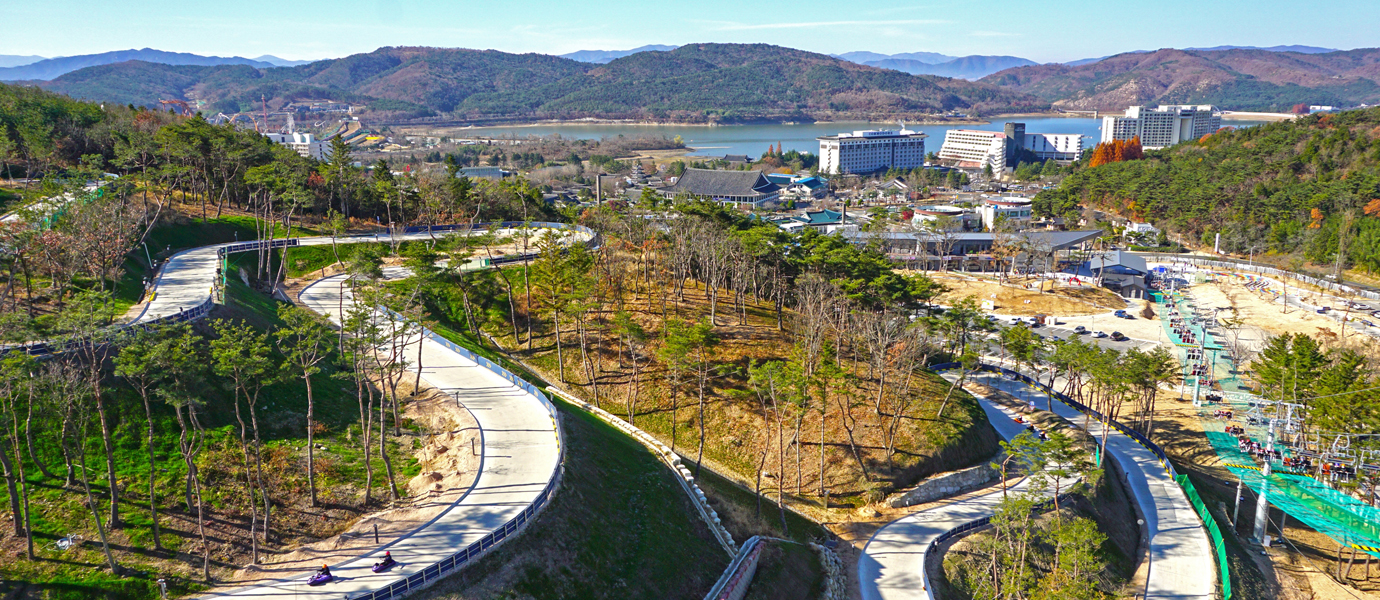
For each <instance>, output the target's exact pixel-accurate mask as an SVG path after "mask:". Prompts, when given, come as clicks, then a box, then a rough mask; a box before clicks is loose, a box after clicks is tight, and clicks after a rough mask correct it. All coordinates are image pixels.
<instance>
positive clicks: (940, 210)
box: [910, 205, 978, 231]
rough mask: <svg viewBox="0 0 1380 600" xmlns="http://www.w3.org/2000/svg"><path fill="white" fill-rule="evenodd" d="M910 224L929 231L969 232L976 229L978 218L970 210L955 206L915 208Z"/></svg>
mask: <svg viewBox="0 0 1380 600" xmlns="http://www.w3.org/2000/svg"><path fill="white" fill-rule="evenodd" d="M910 224H911V225H912V226H914V227H918V228H921V229H926V230H930V231H934V230H938V229H943V230H945V231H969V230H972V229H976V228H977V226H978V216H977V213H974V212H973V211H971V210H968V209H966V208H960V207H957V206H949V205H935V206H917V207H915V215H914V216H912V217H911V218H910Z"/></svg>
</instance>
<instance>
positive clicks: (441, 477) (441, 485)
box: [225, 382, 480, 588]
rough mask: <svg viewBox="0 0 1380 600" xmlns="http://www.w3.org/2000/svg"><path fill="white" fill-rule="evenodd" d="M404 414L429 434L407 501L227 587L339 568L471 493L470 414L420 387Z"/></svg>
mask: <svg viewBox="0 0 1380 600" xmlns="http://www.w3.org/2000/svg"><path fill="white" fill-rule="evenodd" d="M404 385H405V386H406V385H409V384H408V382H404ZM401 391H402V390H400V393H401ZM408 391H410V390H408ZM404 414H405V415H406V417H407V418H409V419H411V420H413V421H414V422H417V423H419V424H421V425H422V426H423V428H424V429H425V430H426V431H428V432H430V434H429V435H427V436H426V437H425V438H424V441H423V443H422V445H421V447H420V448H418V449H417V451H416V453H415V455H416V457H417V460H418V461H419V462H420V463H421V465H422V470H421V473H419V474H418V475H417V476H416V477H413V478H412V480H411V481H409V482H407V485H406V487H407V493H408V496H407V497H406V498H404V499H403V500H400V501H397V502H395V503H393V504H392V505H391V506H390V507H389V508H387V509H385V510H382V511H378V512H374V513H370V514H367V515H364V516H362V517H361V518H360V519H359V520H357V521H355V522H354V524H352V525H351V526H349V528H348V529H346V530H345V531H344V532H342V533H340V534H339V535H336V536H334V537H331V538H329V539H325V540H322V541H319V542H314V543H310V544H305V545H303V546H301V547H298V548H297V549H295V550H293V551H291V552H288V553H286V554H281V555H275V556H269V557H268V558H267V560H265V561H264V564H262V565H257V566H249V567H246V568H244V569H241V570H239V571H236V572H235V573H234V575H233V576H232V578H233V580H234V582H235V583H234V584H231V585H229V586H225V587H229V588H237V587H243V586H244V585H246V584H254V583H258V582H262V581H264V580H271V579H279V578H283V577H290V576H293V575H303V576H305V575H307V574H308V573H310V572H313V571H315V569H316V568H317V567H318V566H320V565H322V564H331V563H338V562H341V561H343V560H346V559H349V558H352V557H354V556H357V555H359V554H361V553H363V552H364V551H365V550H367V549H373V548H378V547H381V546H383V545H387V544H391V543H392V542H394V541H396V540H398V539H400V538H402V537H404V536H406V535H407V534H409V533H411V532H412V531H413V530H415V529H417V528H418V527H421V526H423V525H425V524H426V523H427V522H429V521H431V520H432V519H434V518H436V517H437V516H440V515H441V514H442V513H444V512H445V511H446V510H448V509H449V508H450V507H451V506H453V505H454V504H455V503H456V502H457V501H459V500H460V499H461V498H463V497H464V496H465V494H467V493H469V490H470V488H471V487H472V486H473V484H474V481H475V478H476V477H477V476H478V474H479V464H480V456H479V455H478V454H476V453H475V451H474V450H473V448H474V446H473V444H474V443H475V441H476V440H477V439H478V433H479V424H478V423H477V422H476V421H475V420H474V417H473V416H472V415H471V414H470V412H469V411H468V410H466V409H464V408H463V407H461V406H460V405H459V404H457V402H456V401H455V399H454V398H452V397H451V396H448V395H446V394H444V393H441V392H439V391H438V390H436V389H435V388H431V387H429V386H426V385H425V384H423V388H422V389H421V393H420V394H418V395H417V398H416V399H414V400H413V401H411V402H409V403H408V404H407V405H406V411H405V413H404ZM375 527H377V528H378V529H377V538H376V537H375V529H374V528H375ZM376 539H377V541H376Z"/></svg>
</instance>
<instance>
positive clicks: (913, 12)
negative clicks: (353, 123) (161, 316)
mask: <svg viewBox="0 0 1380 600" xmlns="http://www.w3.org/2000/svg"><path fill="white" fill-rule="evenodd" d="M759 7H760V8H759ZM0 22H4V23H8V24H11V27H7V28H6V32H5V36H3V37H0V54H37V55H42V56H58V55H74V54H89V53H94V52H103V51H108V50H123V49H128V48H144V47H151V48H157V49H160V50H169V51H177V52H193V53H197V54H214V55H220V56H232V55H238V56H251V57H252V56H258V55H261V54H273V55H276V56H281V57H283V58H288V59H315V58H330V57H338V56H345V55H347V54H353V53H358V52H368V51H371V50H373V49H375V48H378V47H380V46H397V45H420V46H443V47H464V48H493V49H497V50H503V51H507V52H542V53H547V54H561V53H565V52H571V51H574V50H583V49H601V50H608V49H625V48H632V47H636V46H641V45H644V44H677V45H679V44H686V43H693V42H760V43H768V44H777V45H782V46H789V47H793V48H800V49H804V50H811V51H816V52H825V53H842V52H847V51H851V50H870V51H874V52H881V53H886V54H893V53H899V52H918V51H929V52H940V53H944V54H951V55H967V54H1009V55H1015V56H1023V57H1026V58H1030V59H1032V60H1036V61H1040V62H1051V61H1068V60H1074V59H1079V58H1087V57H1093V56H1104V55H1108V54H1115V53H1118V52H1125V51H1129V50H1141V49H1151V50H1153V49H1157V48H1166V47H1174V48H1183V47H1205V46H1217V45H1223V44H1233V45H1249V46H1273V45H1279V44H1304V45H1312V46H1324V47H1329V48H1341V49H1350V48H1359V47H1373V46H1377V45H1380V38H1377V37H1376V35H1375V32H1376V31H1380V7H1377V4H1376V0H1334V1H1331V2H1327V3H1324V4H1308V3H1304V4H1300V3H1298V2H1288V3H1286V2H1284V1H1282V0H1253V1H1245V0H1155V1H1147V0H1142V1H1139V2H1135V3H1125V2H1114V1H1107V0H1101V1H1091V0H1064V1H1062V2H1053V3H1047V2H1031V1H1030V0H977V1H970V2H963V3H958V4H955V3H935V4H920V3H914V2H897V1H893V0H868V1H865V2H839V1H837V0H830V1H815V0H798V1H796V2H783V3H774V4H772V5H770V7H767V5H765V3H763V4H758V3H750V2H743V1H742V0H695V1H692V2H682V3H672V2H588V1H587V2H572V1H569V0H565V1H551V0H544V1H538V0H518V1H510V2H503V1H497V2H495V1H485V2H474V1H469V0H462V1H443V2H438V1H434V0H433V1H423V0H332V1H330V2H324V1H320V0H274V1H268V0H240V1H238V2H229V3H227V2H205V1H198V0H141V1H140V2H138V3H135V2H131V1H128V0H41V1H37V2H35V1H24V0H4V1H3V2H0ZM16 24H22V25H21V26H18V27H15V26H13V25H16Z"/></svg>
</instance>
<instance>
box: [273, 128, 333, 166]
mask: <svg viewBox="0 0 1380 600" xmlns="http://www.w3.org/2000/svg"><path fill="white" fill-rule="evenodd" d="M264 137H266V138H268V141H270V142H273V143H275V144H282V145H284V146H287V147H289V148H292V149H293V150H295V151H296V152H297V153H298V154H300V155H302V156H305V157H308V158H315V159H316V160H326V155H328V154H330V153H331V143H330V142H318V141H316V138H315V137H314V136H312V134H310V133H265V134H264Z"/></svg>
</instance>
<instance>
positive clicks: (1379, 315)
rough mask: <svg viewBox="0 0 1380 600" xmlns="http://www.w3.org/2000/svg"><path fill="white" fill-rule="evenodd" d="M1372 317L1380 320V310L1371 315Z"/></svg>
mask: <svg viewBox="0 0 1380 600" xmlns="http://www.w3.org/2000/svg"><path fill="white" fill-rule="evenodd" d="M1370 316H1372V317H1375V318H1377V319H1380V310H1377V311H1375V312H1373V313H1370Z"/></svg>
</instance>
